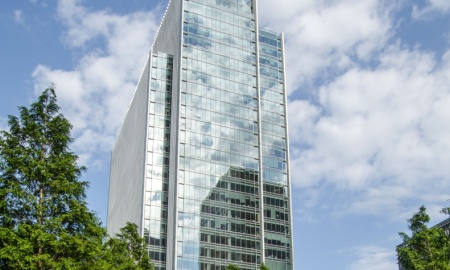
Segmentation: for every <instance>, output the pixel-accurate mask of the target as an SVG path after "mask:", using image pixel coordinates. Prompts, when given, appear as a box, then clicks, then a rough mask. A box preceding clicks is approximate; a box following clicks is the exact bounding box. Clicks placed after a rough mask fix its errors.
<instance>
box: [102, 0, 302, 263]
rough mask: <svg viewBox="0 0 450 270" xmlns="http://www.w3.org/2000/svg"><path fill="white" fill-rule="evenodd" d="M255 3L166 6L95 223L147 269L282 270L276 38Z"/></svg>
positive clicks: (285, 178) (203, 0)
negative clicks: (261, 23)
mask: <svg viewBox="0 0 450 270" xmlns="http://www.w3.org/2000/svg"><path fill="white" fill-rule="evenodd" d="M257 16H258V15H257V0H172V1H170V2H169V5H168V8H167V10H166V13H165V15H164V19H163V21H162V24H161V27H160V30H159V32H158V35H157V38H156V40H155V42H154V44H153V46H152V49H151V51H150V54H149V58H148V61H147V64H146V66H145V68H144V71H143V73H142V75H141V78H140V81H139V84H138V86H137V89H136V92H135V95H134V97H133V100H132V102H131V104H130V107H129V110H128V113H127V116H126V119H125V122H124V124H123V126H122V129H121V131H120V134H119V137H118V139H117V142H116V145H115V147H114V150H113V153H112V158H111V176H110V190H109V202H108V221H107V227H108V231H109V233H110V234H114V233H116V232H118V231H119V229H120V228H121V227H123V226H124V225H125V224H126V222H127V221H130V222H134V223H136V224H138V225H139V227H140V229H141V234H142V236H143V237H144V238H145V241H146V242H147V244H148V251H149V254H150V256H151V258H152V260H153V262H154V263H155V266H156V269H189V270H197V269H202V270H203V269H208V270H212V269H214V270H216V269H225V267H226V266H227V265H229V264H235V265H237V266H239V267H240V269H242V270H244V269H259V266H260V264H261V263H262V262H264V263H265V264H266V265H267V266H268V267H269V268H270V269H271V270H288V269H289V270H291V269H293V242H292V217H291V212H292V211H291V196H290V178H289V149H288V132H287V119H286V116H287V109H286V85H285V70H284V47H283V35H282V34H278V33H274V32H272V31H268V30H263V29H259V27H258V20H257Z"/></svg>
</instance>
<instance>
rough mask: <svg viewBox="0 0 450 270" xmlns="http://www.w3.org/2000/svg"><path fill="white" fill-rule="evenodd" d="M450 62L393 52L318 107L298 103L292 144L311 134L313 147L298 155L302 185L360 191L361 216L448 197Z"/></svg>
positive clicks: (329, 88)
mask: <svg viewBox="0 0 450 270" xmlns="http://www.w3.org/2000/svg"><path fill="white" fill-rule="evenodd" d="M448 60H449V57H448V55H446V56H444V58H443V59H436V58H435V56H434V55H433V54H431V53H426V52H421V51H417V50H409V49H405V48H402V47H401V46H399V45H393V46H391V47H390V48H389V49H387V50H386V51H385V52H384V53H382V54H381V55H380V56H379V63H380V64H379V65H378V66H376V67H375V68H372V69H367V68H361V67H354V68H351V69H349V70H348V71H346V72H345V73H344V74H343V75H342V76H339V77H337V78H336V79H334V80H333V81H331V82H329V83H327V84H325V85H323V86H322V87H321V88H320V89H319V94H318V96H319V98H318V100H319V101H318V104H317V105H312V104H308V103H305V102H304V101H293V102H291V107H297V108H293V109H291V112H292V111H295V110H299V112H298V115H299V117H292V114H291V118H290V127H291V130H290V131H291V137H296V136H298V134H304V136H303V143H304V144H305V143H306V145H303V147H304V148H303V149H302V150H298V151H293V157H292V160H293V163H294V164H296V166H293V168H295V169H294V170H295V172H294V174H293V175H298V177H296V178H295V179H294V180H296V182H295V183H296V185H298V186H306V187H308V186H314V185H319V183H320V182H321V181H324V182H326V183H327V184H332V185H335V186H336V187H339V188H340V189H341V190H350V191H357V192H359V193H357V194H360V195H354V196H355V197H357V198H354V201H353V202H352V203H351V206H350V210H352V211H356V212H366V211H369V212H371V211H372V212H378V211H382V210H383V209H386V207H388V206H389V209H390V210H394V209H395V208H396V206H399V207H400V206H401V201H402V200H405V199H411V198H423V201H426V202H431V203H434V202H437V201H436V199H437V198H438V197H439V195H447V194H441V193H445V191H443V190H448V189H449V188H450V182H449V181H448V179H447V177H448V175H449V174H450V168H449V167H448V166H447V165H446V164H450V143H449V141H448V140H447V138H448V137H449V136H450V127H448V126H447V125H444V124H443V123H449V122H450V89H449V87H448V85H450V79H449V78H448V74H449V72H450V69H449V67H450V62H449V61H448ZM298 104H300V105H301V106H300V107H299V106H298ZM299 108H302V109H299ZM319 112H321V114H319ZM303 123H305V125H303ZM308 132H309V134H308ZM299 140H302V139H301V137H300V139H299ZM295 142H296V141H295V140H294V143H295ZM297 147H298V146H297ZM430 194H433V195H434V196H430ZM433 198H434V199H433ZM441 198H442V197H441ZM441 203H442V202H441ZM400 208H401V207H400ZM400 208H399V209H397V210H398V211H401V209H400Z"/></svg>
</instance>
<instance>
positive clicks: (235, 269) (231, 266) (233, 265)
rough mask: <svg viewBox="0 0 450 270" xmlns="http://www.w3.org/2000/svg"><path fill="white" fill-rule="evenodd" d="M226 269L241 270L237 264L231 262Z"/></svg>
mask: <svg viewBox="0 0 450 270" xmlns="http://www.w3.org/2000/svg"><path fill="white" fill-rule="evenodd" d="M225 270H239V267H238V266H237V265H235V264H229V265H228V266H227V268H225Z"/></svg>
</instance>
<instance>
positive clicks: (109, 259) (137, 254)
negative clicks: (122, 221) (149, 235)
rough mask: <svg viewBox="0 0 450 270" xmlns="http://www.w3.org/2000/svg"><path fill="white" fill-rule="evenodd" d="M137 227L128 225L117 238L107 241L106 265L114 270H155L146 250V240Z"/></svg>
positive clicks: (104, 258) (131, 224) (105, 246)
mask: <svg viewBox="0 0 450 270" xmlns="http://www.w3.org/2000/svg"><path fill="white" fill-rule="evenodd" d="M137 229H138V227H137V225H136V224H133V223H127V225H126V226H125V227H123V228H122V229H120V233H118V234H116V237H115V238H110V239H108V241H106V243H105V245H104V248H105V252H104V253H103V254H104V257H103V258H102V259H103V260H104V261H106V265H108V266H112V267H113V269H123V270H125V269H136V270H146V269H153V264H152V263H151V262H150V258H149V256H148V253H147V251H146V249H145V243H144V239H143V238H141V237H140V236H139V234H138V232H137Z"/></svg>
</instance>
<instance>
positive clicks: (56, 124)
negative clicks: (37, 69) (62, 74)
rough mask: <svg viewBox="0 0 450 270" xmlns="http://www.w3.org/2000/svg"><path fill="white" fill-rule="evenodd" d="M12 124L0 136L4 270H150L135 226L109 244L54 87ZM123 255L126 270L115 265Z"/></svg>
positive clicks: (1, 260)
mask: <svg viewBox="0 0 450 270" xmlns="http://www.w3.org/2000/svg"><path fill="white" fill-rule="evenodd" d="M8 124H9V131H2V132H1V133H0V269H152V268H151V265H150V263H149V260H148V256H146V255H145V249H144V245H143V243H142V241H143V240H142V239H140V238H139V237H138V234H137V232H136V228H137V226H136V225H133V224H128V225H127V226H126V227H125V228H123V230H122V231H121V234H118V235H117V237H115V238H111V239H108V240H107V241H106V242H105V244H103V242H104V240H105V239H106V230H105V229H104V228H102V227H101V225H100V222H99V220H98V218H97V217H96V215H95V214H94V213H93V212H91V211H89V209H88V208H87V203H86V194H85V190H86V188H87V186H88V183H87V182H84V181H80V177H81V174H82V173H83V172H84V171H85V168H84V167H82V166H78V165H77V159H78V157H77V156H76V155H75V154H74V153H73V152H71V151H70V149H69V144H70V143H71V142H72V141H73V139H72V138H71V135H70V131H71V128H72V126H71V124H70V123H69V121H68V120H67V119H66V118H64V116H63V115H62V114H60V113H59V106H58V105H57V104H56V95H55V90H54V88H53V87H49V88H48V89H46V90H45V91H44V92H43V93H42V94H41V95H40V96H39V98H38V101H37V102H35V103H33V104H31V106H30V108H26V107H19V117H15V116H9V121H8ZM124 245H125V246H127V248H126V249H125V250H124V249H121V247H123V246H124ZM115 252H117V254H115ZM114 256H117V257H114ZM120 257H127V259H128V260H126V259H123V261H124V262H127V264H126V267H125V268H123V267H122V268H120V267H116V266H117V260H118V258H120ZM130 260H133V261H134V262H135V265H134V267H133V265H132V264H131V263H128V262H129V261H130Z"/></svg>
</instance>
